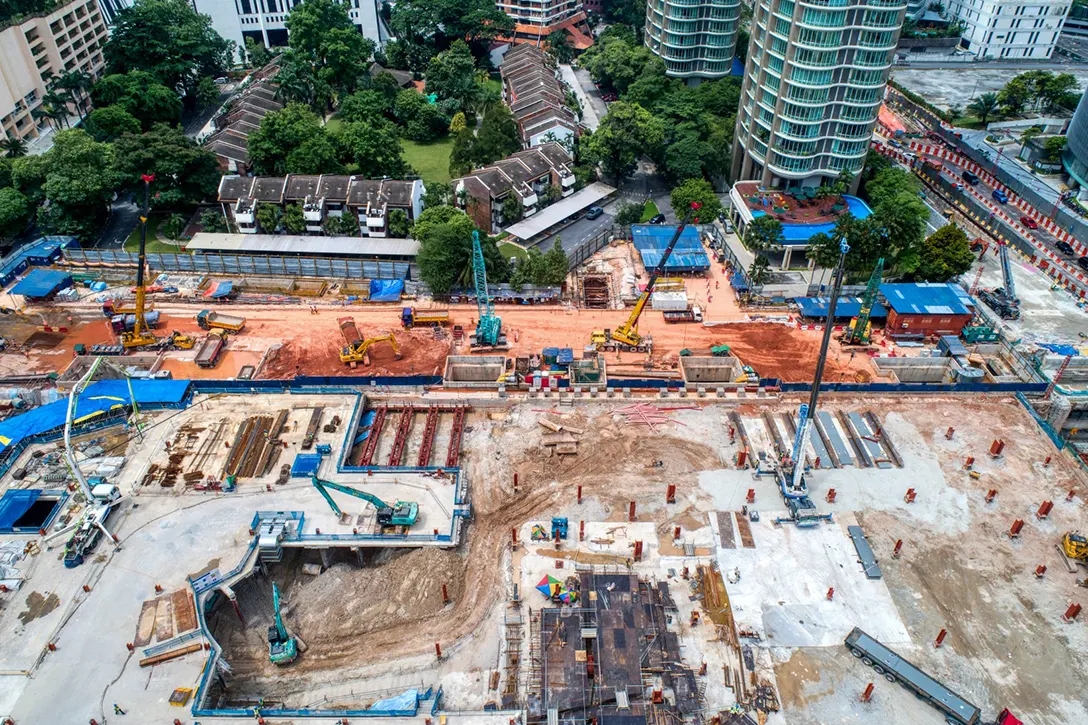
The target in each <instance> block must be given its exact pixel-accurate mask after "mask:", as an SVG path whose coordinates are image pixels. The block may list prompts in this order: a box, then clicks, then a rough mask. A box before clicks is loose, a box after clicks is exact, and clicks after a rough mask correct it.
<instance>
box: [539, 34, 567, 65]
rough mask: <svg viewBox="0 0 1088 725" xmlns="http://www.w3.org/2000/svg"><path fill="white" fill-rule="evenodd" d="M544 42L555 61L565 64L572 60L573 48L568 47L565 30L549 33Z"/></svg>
mask: <svg viewBox="0 0 1088 725" xmlns="http://www.w3.org/2000/svg"><path fill="white" fill-rule="evenodd" d="M544 43H545V46H546V47H547V49H548V52H549V53H551V54H552V56H553V57H554V58H555V62H556V63H563V64H565V63H570V62H571V61H572V60H574V48H571V47H570V36H569V35H568V34H567V31H566V30H555V31H553V32H551V33H549V34H548V37H547V38H546V39H545V41H544Z"/></svg>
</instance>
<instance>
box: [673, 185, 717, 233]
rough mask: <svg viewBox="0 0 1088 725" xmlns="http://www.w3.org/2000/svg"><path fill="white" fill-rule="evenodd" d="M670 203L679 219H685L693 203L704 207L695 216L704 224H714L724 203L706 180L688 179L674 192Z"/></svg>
mask: <svg viewBox="0 0 1088 725" xmlns="http://www.w3.org/2000/svg"><path fill="white" fill-rule="evenodd" d="M669 201H670V202H671V203H672V208H673V211H674V212H675V213H676V216H677V218H683V216H684V214H686V213H687V210H688V209H690V208H691V205H692V204H693V203H695V204H700V205H702V208H700V209H699V210H698V211H696V212H695V213H694V215H693V216H694V217H698V219H699V221H700V222H701V223H703V224H711V223H713V222H714V220H715V219H717V218H718V214H720V213H721V211H722V203H721V201H719V200H718V195H717V194H715V193H714V187H712V186H711V185H710V182H709V181H707V180H706V179H688V180H687V181H685V182H684V183H683V184H681V185H680V186H678V187H676V188H675V189H673V190H672V194H671V195H670V196H669ZM692 223H693V224H694V221H693V222H692Z"/></svg>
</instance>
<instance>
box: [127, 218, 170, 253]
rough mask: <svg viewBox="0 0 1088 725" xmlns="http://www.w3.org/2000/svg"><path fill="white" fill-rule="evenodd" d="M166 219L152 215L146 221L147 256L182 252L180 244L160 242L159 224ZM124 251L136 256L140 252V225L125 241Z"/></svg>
mask: <svg viewBox="0 0 1088 725" xmlns="http://www.w3.org/2000/svg"><path fill="white" fill-rule="evenodd" d="M164 219H166V217H165V216H164V215H162V214H152V215H151V216H150V217H149V218H148V220H147V253H148V254H172V253H174V252H181V251H183V250H182V248H181V245H180V244H170V243H169V242H160V241H159V237H158V231H159V222H161V221H163V220H164ZM125 251H126V252H132V253H133V254H138V253H139V252H140V225H139V224H137V225H136V228H135V229H133V230H132V234H129V235H128V239H126V240H125Z"/></svg>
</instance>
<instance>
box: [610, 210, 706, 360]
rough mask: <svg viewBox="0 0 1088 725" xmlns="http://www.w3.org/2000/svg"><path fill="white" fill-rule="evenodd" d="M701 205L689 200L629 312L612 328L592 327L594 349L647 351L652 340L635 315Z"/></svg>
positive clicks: (696, 220) (638, 313) (651, 290)
mask: <svg viewBox="0 0 1088 725" xmlns="http://www.w3.org/2000/svg"><path fill="white" fill-rule="evenodd" d="M701 207H702V204H700V203H698V202H692V204H691V208H690V209H688V211H687V213H686V214H685V215H684V218H683V219H682V220H681V222H680V224H679V225H678V226H677V227H676V232H675V233H674V234H673V235H672V239H670V240H669V244H668V246H667V247H665V251H664V252H663V253H662V254H661V259H660V260H659V261H658V263H657V266H655V267H654V270H653V272H652V273H650V281H649V282H647V283H646V289H644V290H643V291H642V294H640V295H639V296H638V301H637V302H635V307H634V309H633V310H631V314H630V315H629V316H628V317H627V320H626V321H625V322H624V323H623V324H622V325H620V326H619V327H617V328H616V329H615V330H612V331H609V330H594V331H593V332H592V334H591V336H590V339H589V341H590V345H591V346H592V347H594V348H596V349H597V350H605V351H608V352H612V351H613V350H622V351H628V352H650V351H651V349H652V346H653V340H652V339H651V338H649V337H645V338H644V337H643V336H642V335H640V334H638V318H639V317H641V316H642V311H643V310H644V309H646V305H647V304H648V303H649V301H650V295H652V294H653V292H654V285H655V284H656V283H657V280H658V278H659V277H661V275H663V274H664V273H665V263H666V262H667V261H668V260H669V255H670V254H672V250H673V247H675V246H676V242H677V241H679V239H680V235H681V234H682V233H683V231H684V228H685V227H686V226H687V225H688V222H690V221H691V220H692V217H693V216H694V215H695V213H696V212H698V211H699V209H700V208H701ZM695 223H696V224H698V223H699V219H698V217H695Z"/></svg>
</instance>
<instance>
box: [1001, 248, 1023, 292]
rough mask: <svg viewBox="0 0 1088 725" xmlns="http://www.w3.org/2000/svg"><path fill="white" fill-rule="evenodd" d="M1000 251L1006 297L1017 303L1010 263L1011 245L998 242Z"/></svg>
mask: <svg viewBox="0 0 1088 725" xmlns="http://www.w3.org/2000/svg"><path fill="white" fill-rule="evenodd" d="M998 252H999V255H1000V257H1001V279H1002V282H1003V284H1004V288H1005V297H1006V298H1007V299H1008V300H1009V301H1010V302H1012V303H1017V302H1019V300H1017V299H1016V284H1015V283H1014V282H1013V279H1012V265H1011V264H1010V263H1009V245H1008V244H1006V243H1004V242H1002V243H1000V244H998Z"/></svg>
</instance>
